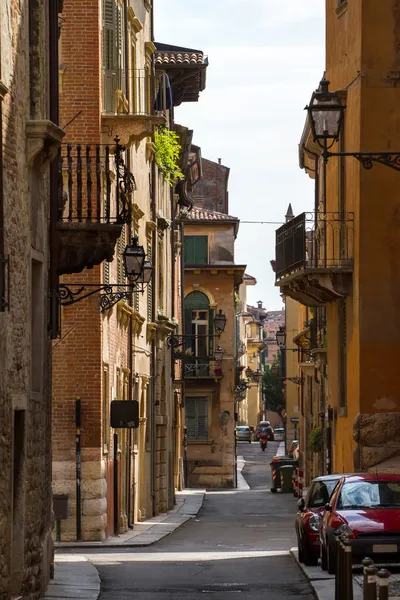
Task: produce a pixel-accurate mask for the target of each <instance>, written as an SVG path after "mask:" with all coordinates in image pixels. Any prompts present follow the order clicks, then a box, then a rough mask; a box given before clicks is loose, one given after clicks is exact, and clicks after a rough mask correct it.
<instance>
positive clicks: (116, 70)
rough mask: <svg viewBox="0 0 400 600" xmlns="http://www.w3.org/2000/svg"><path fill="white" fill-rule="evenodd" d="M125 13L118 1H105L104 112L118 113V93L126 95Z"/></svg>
mask: <svg viewBox="0 0 400 600" xmlns="http://www.w3.org/2000/svg"><path fill="white" fill-rule="evenodd" d="M124 48H125V46H124V11H123V7H122V6H121V5H120V3H119V2H118V1H117V0H103V71H104V85H103V94H104V95H103V111H104V112H106V113H115V112H116V111H117V103H116V91H117V90H121V91H123V92H124V93H125V91H126V90H125V72H124V68H125V56H124Z"/></svg>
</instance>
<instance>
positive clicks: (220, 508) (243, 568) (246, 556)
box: [85, 442, 314, 600]
mask: <svg viewBox="0 0 400 600" xmlns="http://www.w3.org/2000/svg"><path fill="white" fill-rule="evenodd" d="M277 447H278V443H275V442H271V443H270V444H269V446H268V449H267V451H266V452H265V453H264V452H261V449H260V448H259V446H258V444H257V443H252V444H251V445H250V444H248V443H240V444H238V455H242V456H244V458H245V460H246V465H245V468H244V470H243V474H244V476H245V478H246V480H247V482H248V484H249V485H250V488H251V489H250V490H248V491H239V490H224V491H218V490H215V491H212V490H211V491H208V492H207V495H206V497H205V500H204V505H203V508H202V509H201V511H200V512H199V514H198V515H197V517H196V518H195V519H192V520H191V521H189V522H188V523H187V524H186V525H184V526H183V527H181V528H180V529H178V530H176V531H175V532H174V533H172V534H171V535H169V536H167V537H166V538H164V539H163V540H161V541H160V542H159V543H158V544H156V545H155V546H151V547H149V548H145V549H144V548H142V549H141V548H138V549H137V550H132V549H127V550H126V551H123V552H121V549H120V548H118V549H116V550H115V551H110V550H109V549H107V551H100V550H99V551H94V552H93V553H91V554H90V555H89V554H88V553H86V552H85V555H86V556H87V557H88V558H89V559H90V560H91V562H92V563H93V564H94V565H95V566H96V568H97V569H98V570H99V573H100V578H101V580H102V593H101V596H100V598H101V600H133V599H135V600H199V599H200V598H202V599H205V598H207V600H217V599H218V600H233V599H234V598H240V599H241V600H261V598H262V599H263V600H265V599H266V598H267V599H268V600H278V599H279V600H280V599H282V598H295V597H301V598H302V599H304V600H311V599H312V598H314V596H313V594H312V591H311V588H310V586H309V584H308V582H307V581H306V580H305V579H304V576H303V575H302V573H301V571H300V570H299V568H298V567H297V565H296V563H295V562H294V560H293V559H292V557H291V556H290V555H289V552H288V551H289V549H290V548H291V547H292V546H294V545H295V535H294V527H293V521H294V516H295V510H296V501H295V499H294V498H293V497H292V496H289V495H282V494H271V493H270V492H269V488H270V485H271V477H270V466H269V463H270V460H271V457H272V456H273V455H274V454H275V452H276V449H277Z"/></svg>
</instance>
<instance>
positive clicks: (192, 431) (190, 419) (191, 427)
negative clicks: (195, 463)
mask: <svg viewBox="0 0 400 600" xmlns="http://www.w3.org/2000/svg"><path fill="white" fill-rule="evenodd" d="M185 417H186V431H187V438H188V440H195V439H196V399H195V398H186V399H185Z"/></svg>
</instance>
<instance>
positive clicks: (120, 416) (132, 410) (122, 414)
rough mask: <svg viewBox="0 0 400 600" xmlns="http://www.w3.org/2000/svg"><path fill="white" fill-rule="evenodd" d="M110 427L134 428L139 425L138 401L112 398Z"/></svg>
mask: <svg viewBox="0 0 400 600" xmlns="http://www.w3.org/2000/svg"><path fill="white" fill-rule="evenodd" d="M111 427H112V428H113V429H136V428H137V427H139V402H138V401H137V400H113V401H112V402H111Z"/></svg>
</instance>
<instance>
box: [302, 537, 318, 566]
mask: <svg viewBox="0 0 400 600" xmlns="http://www.w3.org/2000/svg"><path fill="white" fill-rule="evenodd" d="M302 554H303V561H302V562H303V563H304V564H305V566H306V567H315V566H316V565H317V564H318V556H317V555H316V554H315V552H313V551H312V549H311V548H310V544H309V543H308V541H307V539H305V538H304V537H303V538H302Z"/></svg>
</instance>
